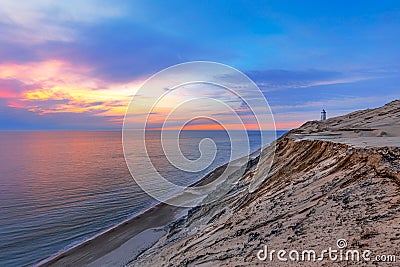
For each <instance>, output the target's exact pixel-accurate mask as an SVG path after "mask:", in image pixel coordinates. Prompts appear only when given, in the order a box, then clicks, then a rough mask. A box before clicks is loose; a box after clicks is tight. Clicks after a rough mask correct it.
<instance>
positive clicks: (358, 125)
mask: <svg viewBox="0 0 400 267" xmlns="http://www.w3.org/2000/svg"><path fill="white" fill-rule="evenodd" d="M399 129H400V101H394V102H391V103H389V104H387V105H385V106H383V107H381V108H377V109H369V110H363V111H357V112H354V113H351V114H348V115H345V116H341V117H337V118H332V119H329V120H327V121H324V122H320V121H313V122H307V123H305V124H304V125H303V126H302V127H300V128H298V129H295V130H292V131H290V132H289V133H287V134H286V135H285V136H283V137H282V138H280V139H279V140H277V142H276V151H275V156H274V159H273V165H272V168H271V170H270V171H269V173H268V174H266V170H263V167H262V166H263V162H264V161H268V160H271V156H272V151H270V150H268V149H267V150H266V151H264V153H263V155H261V158H260V159H259V161H260V162H259V164H258V165H257V164H254V166H252V167H251V168H250V169H249V170H248V171H247V172H246V174H245V175H244V176H243V177H242V178H241V179H240V182H239V183H238V184H237V185H236V186H235V188H234V189H233V190H231V191H230V192H229V194H227V195H226V196H225V197H224V198H223V199H222V200H221V201H219V202H218V203H214V204H210V205H206V206H202V207H199V208H195V209H192V210H191V211H190V212H189V214H188V216H186V217H184V218H182V219H181V220H179V221H177V222H175V223H174V224H173V225H171V227H170V229H169V233H168V234H167V235H166V236H164V237H163V238H161V239H160V240H159V242H157V243H156V244H155V245H154V246H153V247H152V248H151V249H149V250H147V251H146V252H145V253H143V254H142V255H141V256H140V257H139V258H138V259H136V260H135V261H133V262H132V263H131V264H130V266H187V265H189V266H192V265H193V266H194V265H196V266H254V265H265V264H267V265H270V266H279V265H288V264H290V265H292V266H299V265H304V266H310V265H314V264H315V265H318V266H344V265H345V266H348V265H365V266H371V265H373V263H371V262H362V261H361V262H354V261H347V262H338V261H336V262H335V261H331V260H328V259H324V260H322V261H320V262H315V263H313V262H290V261H289V262H279V261H277V260H276V259H275V260H274V261H273V262H264V261H261V260H259V259H258V258H257V252H258V251H259V250H260V249H262V248H263V246H264V245H268V248H269V249H275V250H280V249H284V250H287V251H290V250H291V249H295V250H298V251H301V250H310V249H313V250H315V251H321V250H324V249H328V248H329V247H332V248H336V249H337V244H336V242H337V240H338V239H345V240H346V241H347V247H346V249H358V250H360V251H362V250H365V249H368V250H371V251H372V256H373V255H383V254H391V255H396V256H397V261H400V191H399V189H400V148H399V146H400V142H399V141H400V130H399ZM253 163H255V162H253ZM257 166H258V167H257ZM261 176H265V177H261ZM257 178H262V180H263V182H262V183H261V184H260V185H259V187H258V188H257V189H256V190H255V191H254V192H252V193H250V192H249V183H250V182H251V181H252V180H253V179H257ZM372 256H371V257H372ZM286 257H287V255H286ZM383 264H385V265H387V266H391V265H390V264H388V263H383ZM397 264H398V262H397Z"/></svg>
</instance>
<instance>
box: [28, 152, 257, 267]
mask: <svg viewBox="0 0 400 267" xmlns="http://www.w3.org/2000/svg"><path fill="white" fill-rule="evenodd" d="M255 153H257V151H256V152H253V153H251V154H250V155H249V158H250V157H251V155H253V154H255ZM234 161H235V160H234ZM228 164H229V162H228V163H225V164H223V165H221V166H219V167H217V168H215V169H214V170H212V171H211V172H210V173H208V174H206V175H205V176H204V177H202V178H201V179H200V180H198V181H196V182H194V183H193V184H191V185H189V187H195V186H201V185H205V184H208V183H210V182H212V181H213V180H214V179H216V178H218V175H219V174H220V173H221V172H223V170H224V169H225V168H226V166H227V165H228ZM188 210H190V208H187V207H175V206H171V205H168V204H165V203H162V202H161V203H158V204H156V205H154V206H152V207H150V208H148V209H146V210H144V211H143V212H141V213H139V214H138V215H135V216H134V217H132V218H129V219H127V220H126V221H123V222H121V223H120V224H117V225H116V226H114V227H112V228H110V229H108V230H106V231H104V232H102V233H99V234H98V235H96V236H94V237H92V238H90V239H88V240H86V241H83V242H82V243H80V244H78V245H76V246H73V247H72V248H69V249H67V250H65V251H62V252H60V253H58V254H56V255H54V256H50V257H48V258H46V259H43V260H41V261H39V262H38V263H35V264H33V266H40V267H45V266H55V265H57V266H59V265H63V266H65V265H78V266H82V265H89V266H90V265H91V264H92V263H94V262H96V263H97V264H96V266H106V265H109V264H110V261H111V259H114V258H113V257H112V254H115V253H121V252H122V251H117V250H118V249H119V248H121V247H123V245H124V244H127V243H129V242H131V243H133V241H134V240H135V238H137V237H138V236H141V235H142V239H141V242H145V243H147V246H146V247H139V248H136V249H133V250H132V246H131V247H130V248H131V249H130V250H131V251H130V252H129V254H130V255H131V257H130V258H127V261H126V263H128V262H130V261H132V260H134V259H135V258H136V257H137V256H139V255H140V254H141V253H142V252H143V251H145V250H147V249H148V248H150V247H151V246H152V245H154V244H155V243H156V242H157V240H158V239H159V238H160V237H159V236H158V235H156V234H154V233H155V232H161V231H164V232H165V233H166V231H167V229H166V227H168V225H170V224H171V223H173V222H174V221H176V220H178V219H179V217H183V216H185V214H186V213H187V211H188ZM144 233H146V234H144ZM165 233H164V234H165ZM164 234H163V235H164ZM143 240H145V241H143ZM122 250H123V251H126V250H127V249H126V248H125V249H122ZM126 252H127V251H126ZM135 254H136V255H135ZM122 260H123V259H121V261H122ZM107 263H108V264H107ZM114 263H115V262H114ZM119 264H120V265H124V263H122V262H120V263H119ZM93 266H94V265H93Z"/></svg>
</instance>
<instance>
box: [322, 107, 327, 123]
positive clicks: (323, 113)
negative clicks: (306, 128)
mask: <svg viewBox="0 0 400 267" xmlns="http://www.w3.org/2000/svg"><path fill="white" fill-rule="evenodd" d="M321 121H326V111H325V109H323V110H322V111H321Z"/></svg>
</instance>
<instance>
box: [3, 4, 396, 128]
mask: <svg viewBox="0 0 400 267" xmlns="http://www.w3.org/2000/svg"><path fill="white" fill-rule="evenodd" d="M226 5H227V4H226V3H224V1H221V2H219V3H214V6H213V7H212V8H211V7H209V6H207V5H203V4H192V5H191V6H190V7H189V6H185V4H183V3H173V4H171V7H170V8H166V7H164V6H163V3H161V2H160V3H158V4H156V3H141V4H138V3H134V2H132V3H122V2H121V3H118V4H113V5H111V4H108V3H106V2H98V1H97V0H93V1H87V2H86V1H85V3H82V2H74V1H72V2H70V3H68V4H67V3H61V2H60V3H59V2H47V1H43V2H35V1H27V2H25V3H24V5H19V4H16V3H15V2H14V1H3V3H2V9H1V11H0V15H1V16H0V32H1V33H2V34H1V35H0V112H1V117H0V122H1V124H0V125H1V129H121V127H122V120H123V117H124V115H125V111H126V107H127V105H128V104H129V102H130V100H131V98H132V97H133V96H134V95H135V94H136V92H137V91H138V89H139V88H140V86H141V85H142V84H143V83H144V82H145V81H146V79H148V78H149V77H151V76H152V75H154V74H155V73H157V72H159V71H161V70H163V69H164V68H167V67H170V66H172V65H175V64H179V63H183V62H187V61H196V60H207V61H216V62H221V63H223V64H227V65H230V66H232V67H234V68H237V69H238V70H240V71H242V72H244V73H245V74H246V75H248V76H249V77H250V78H251V79H252V80H254V81H255V83H256V84H257V85H258V86H259V87H260V89H261V90H262V92H263V94H264V95H265V97H266V98H267V100H268V102H269V104H270V106H271V109H272V112H273V114H274V117H275V121H276V126H277V128H278V129H290V128H293V127H297V126H299V125H301V124H302V123H304V122H305V121H307V120H315V119H318V118H319V113H320V111H321V110H322V108H325V109H327V112H328V117H330V116H336V115H340V114H344V113H347V112H349V111H352V110H356V109H361V108H365V107H373V106H379V105H382V104H384V103H386V102H389V101H391V100H393V99H395V98H398V95H399V94H398V92H399V91H398V84H399V81H400V77H399V75H398V73H399V70H398V69H399V66H398V48H397V43H398V41H399V40H398V36H400V34H399V29H400V27H398V26H399V25H398V20H397V18H398V12H397V11H396V12H395V11H393V10H396V9H393V8H392V7H391V3H389V2H388V3H386V4H379V5H378V4H376V5H372V4H371V5H370V6H369V7H365V8H364V7H360V6H358V5H355V4H349V3H347V4H346V7H345V9H346V10H348V12H349V13H348V14H346V16H344V17H343V16H340V17H338V16H337V14H340V13H341V12H342V11H343V10H344V7H342V6H341V4H337V5H333V4H332V8H331V9H330V8H329V9H327V8H326V7H325V4H324V3H320V2H318V1H317V2H314V3H313V4H312V5H311V4H310V5H307V6H309V7H312V8H311V9H310V8H305V6H303V5H301V4H299V3H297V4H295V3H292V4H291V6H292V8H291V11H288V10H287V6H286V5H285V4H279V2H275V3H265V2H258V1H255V2H253V3H246V4H245V3H235V4H233V3H230V4H229V6H230V8H231V10H230V11H229V12H227V11H226ZM353 5H354V6H353ZM178 8H180V9H185V10H187V12H185V13H184V14H180V16H173V17H171V14H173V13H174V12H175V11H176V10H177V9H178ZM244 10H245V11H246V12H247V13H246V12H244ZM282 10H285V12H282ZM329 10H331V11H329ZM389 10H392V11H389ZM249 13H251V14H252V16H253V17H254V20H248V19H247V17H248V16H247V15H246V14H249ZM193 19H195V23H193V24H192V25H191V26H190V27H188V26H187V23H186V22H187V21H191V20H193ZM355 22H357V23H355ZM233 25H234V26H233ZM333 25H336V26H333ZM332 27H333V28H332ZM361 29H362V30H361ZM327 33H329V34H327ZM339 40H340V41H339ZM337 49H340V53H337ZM377 54H379V57H376V56H374V55H377ZM349 59H351V60H350V61H349ZM327 62H329V64H327ZM350 62H351V63H350ZM233 85H234V84H233ZM160 86H161V88H164V87H163V84H160ZM382 88H384V90H385V94H384V95H382V94H380V93H379V90H381V89H382ZM378 89H379V90H378ZM198 93H199V94H202V95H203V96H207V95H210V94H211V95H212V94H213V92H212V91H207V90H205V91H204V92H201V90H198ZM184 97H186V96H185V95H182V96H179V95H175V96H173V97H171V98H169V99H168V101H166V102H165V103H160V104H161V106H160V107H159V110H157V111H155V113H157V116H151V119H150V121H149V124H150V125H151V127H153V128H159V127H160V124H162V120H163V118H165V116H167V115H168V114H169V112H170V111H171V106H173V104H175V103H177V101H179V100H181V99H184ZM216 97H217V98H219V99H225V98H224V97H225V96H216ZM143 101H144V102H145V101H146V100H143ZM212 109H213V107H202V109H201V110H202V111H205V112H204V115H205V116H208V115H210V114H209V113H207V112H206V111H207V110H212ZM236 110H237V111H240V107H237V108H236ZM183 115H184V114H183ZM178 117H179V116H177V118H178ZM253 123H254V122H249V121H245V122H244V125H246V128H247V129H255V128H258V127H255V126H254V124H253ZM171 127H172V128H174V127H173V126H171ZM226 127H228V128H232V129H236V128H237V127H238V125H237V124H236V123H233V124H231V123H227V125H226ZM262 127H269V126H262ZM189 128H190V129H219V128H218V126H215V125H207V124H201V125H200V124H199V125H197V126H196V125H191V126H190V127H189Z"/></svg>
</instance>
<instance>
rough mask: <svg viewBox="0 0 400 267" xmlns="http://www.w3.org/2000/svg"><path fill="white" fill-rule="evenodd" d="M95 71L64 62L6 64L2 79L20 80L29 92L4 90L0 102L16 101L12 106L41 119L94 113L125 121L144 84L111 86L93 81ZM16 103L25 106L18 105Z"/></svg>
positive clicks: (137, 82)
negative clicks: (127, 112)
mask: <svg viewBox="0 0 400 267" xmlns="http://www.w3.org/2000/svg"><path fill="white" fill-rule="evenodd" d="M91 70H92V69H91V68H89V67H86V66H75V65H72V64H70V63H68V62H66V61H61V60H48V61H42V62H31V63H27V64H15V63H4V64H1V65H0V79H8V80H10V79H12V80H18V81H19V82H21V83H23V84H25V85H27V86H28V89H27V88H24V89H23V90H22V91H21V92H20V93H16V92H13V91H10V90H6V89H4V88H0V98H10V99H13V100H14V101H13V102H12V103H14V104H10V105H12V106H13V107H15V108H26V109H28V110H29V111H31V112H36V113H39V114H41V115H43V114H48V113H60V112H70V113H85V112H90V113H94V115H96V116H106V117H107V116H110V117H113V116H120V117H123V115H124V114H125V109H126V106H127V104H128V103H129V101H130V98H131V97H132V95H133V93H134V92H135V90H136V89H137V88H138V87H139V85H140V84H141V81H132V82H130V83H125V84H118V83H108V82H107V81H103V80H101V79H98V78H96V77H93V75H92V73H91ZM16 101H19V102H18V103H24V104H23V105H22V104H18V105H16V104H15V103H17V102H16ZM10 103H11V102H10ZM113 121H116V120H113Z"/></svg>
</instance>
